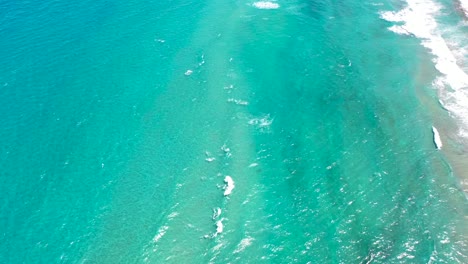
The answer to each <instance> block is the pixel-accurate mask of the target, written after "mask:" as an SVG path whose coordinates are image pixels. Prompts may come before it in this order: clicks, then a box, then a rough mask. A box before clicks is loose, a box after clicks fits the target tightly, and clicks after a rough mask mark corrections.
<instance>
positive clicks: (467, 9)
mask: <svg viewBox="0 0 468 264" xmlns="http://www.w3.org/2000/svg"><path fill="white" fill-rule="evenodd" d="M459 1H460V8H461V9H462V11H463V12H464V13H465V16H467V17H468V0H459Z"/></svg>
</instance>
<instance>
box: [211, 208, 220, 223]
mask: <svg viewBox="0 0 468 264" xmlns="http://www.w3.org/2000/svg"><path fill="white" fill-rule="evenodd" d="M220 215H221V208H219V207H216V208H214V209H213V217H212V219H213V220H215V219H216V218H218V217H219V216H220Z"/></svg>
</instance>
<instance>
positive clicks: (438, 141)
mask: <svg viewBox="0 0 468 264" xmlns="http://www.w3.org/2000/svg"><path fill="white" fill-rule="evenodd" d="M432 133H433V134H434V144H435V146H436V148H437V149H441V148H442V140H441V139H440V135H439V131H437V128H435V127H432Z"/></svg>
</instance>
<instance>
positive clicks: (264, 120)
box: [249, 115, 273, 128]
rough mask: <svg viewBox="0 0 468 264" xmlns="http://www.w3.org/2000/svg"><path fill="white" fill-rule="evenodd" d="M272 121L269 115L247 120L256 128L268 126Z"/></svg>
mask: <svg viewBox="0 0 468 264" xmlns="http://www.w3.org/2000/svg"><path fill="white" fill-rule="evenodd" d="M272 123H273V118H271V117H270V115H265V116H262V117H259V118H253V119H250V120H249V125H253V126H256V127H258V128H262V127H269V126H270V125H271V124H272Z"/></svg>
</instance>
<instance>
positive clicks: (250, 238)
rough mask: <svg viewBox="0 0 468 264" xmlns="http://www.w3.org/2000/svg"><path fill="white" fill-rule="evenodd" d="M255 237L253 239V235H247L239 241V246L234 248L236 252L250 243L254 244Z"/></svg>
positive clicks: (242, 249)
mask: <svg viewBox="0 0 468 264" xmlns="http://www.w3.org/2000/svg"><path fill="white" fill-rule="evenodd" d="M254 240H255V239H253V238H252V237H246V238H244V239H242V240H241V242H240V243H239V245H237V248H236V250H234V253H239V252H241V251H244V249H245V248H246V247H248V246H250V245H252V241H254Z"/></svg>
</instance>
